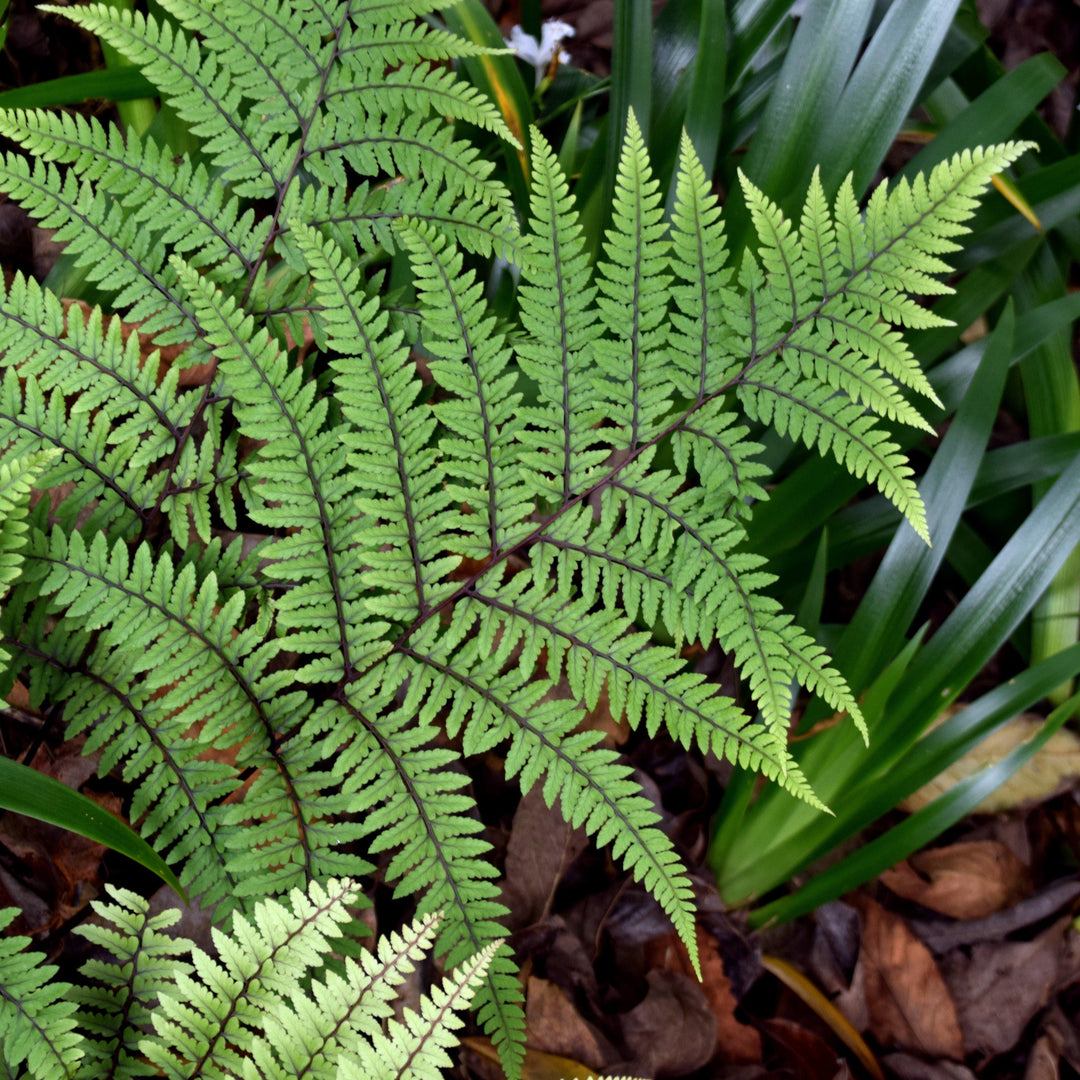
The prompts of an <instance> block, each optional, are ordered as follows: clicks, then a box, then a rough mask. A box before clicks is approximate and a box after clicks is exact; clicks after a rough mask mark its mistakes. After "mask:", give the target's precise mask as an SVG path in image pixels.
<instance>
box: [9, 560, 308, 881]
mask: <svg viewBox="0 0 1080 1080" xmlns="http://www.w3.org/2000/svg"><path fill="white" fill-rule="evenodd" d="M28 558H32V559H38V560H40V561H41V562H46V563H50V564H51V565H53V566H62V567H64V568H65V569H66V570H68V571H69V572H70V573H71V574H72V575H74V574H76V573H78V574H82V575H83V576H84V577H87V578H89V579H90V580H93V581H98V582H100V583H101V584H102V585H105V586H106V587H108V588H110V589H115V590H117V591H118V592H121V593H123V594H124V595H125V596H128V597H131V598H133V599H136V600H139V601H140V602H141V603H143V604H146V605H147V606H148V607H151V608H153V609H154V610H156V611H157V612H158V613H159V614H161V615H163V616H164V617H165V618H166V619H167V620H169V621H170V622H172V623H175V624H177V625H178V626H180V627H181V628H182V629H183V630H184V631H185V632H186V633H188V634H190V635H191V636H192V637H194V638H195V639H196V640H197V641H199V642H200V643H201V644H202V645H203V646H204V647H205V648H206V650H207V651H208V652H211V653H213V654H214V655H215V656H216V657H217V658H218V660H219V662H220V663H221V666H222V667H223V668H224V669H225V670H226V671H227V672H228V673H229V674H230V675H231V676H232V677H233V681H234V682H235V683H236V685H237V686H239V687H240V690H241V691H242V693H243V694H244V696H245V697H246V698H247V699H248V702H249V703H250V705H251V707H252V709H253V710H254V712H255V715H256V717H257V718H258V720H259V722H260V724H261V725H262V727H263V729H264V732H265V735H266V752H267V753H268V754H269V755H270V757H271V758H272V759H273V761H274V763H275V765H276V766H277V768H278V772H279V774H280V776H281V778H282V782H283V783H284V785H285V789H286V793H287V795H288V798H289V802H290V803H291V804H292V807H293V818H294V820H295V821H296V825H297V832H298V838H299V842H300V849H301V851H302V852H303V857H304V873H305V875H306V877H307V879H308V880H309V881H310V880H311V879H312V877H313V871H312V865H311V864H312V855H311V847H310V844H309V841H308V835H307V822H306V821H305V819H304V815H303V810H302V806H303V800H302V799H301V798H300V795H299V793H298V792H297V790H296V787H295V784H294V782H293V778H292V775H291V774H290V772H289V769H288V765H287V764H286V762H285V759H284V758H283V757H281V756H280V754H279V753H278V749H277V735H276V732H275V731H274V727H273V725H272V724H271V723H270V719H269V717H267V715H266V713H265V712H264V711H263V707H262V702H261V701H260V700H259V698H258V696H257V695H256V694H255V691H254V690H253V689H252V688H251V687H250V686H249V685H248V683H247V680H246V679H244V678H243V676H242V675H241V673H240V670H239V668H237V666H236V665H235V664H234V663H233V662H232V661H231V660H230V659H229V657H228V656H227V655H226V654H225V652H224V651H223V650H222V649H221V648H220V647H219V646H218V644H217V643H216V642H215V641H213V640H212V639H211V638H209V637H207V636H206V635H205V634H203V633H202V632H201V631H200V630H198V629H197V628H196V627H195V626H194V625H193V624H192V623H190V622H188V621H186V620H185V619H182V618H180V617H178V616H176V615H174V614H173V613H172V612H171V611H169V609H168V608H166V607H164V606H163V605H161V604H159V603H158V602H157V601H156V600H152V599H151V598H150V597H148V596H146V595H145V594H144V593H139V592H135V591H133V590H132V589H129V588H127V586H125V585H121V584H119V583H118V582H115V581H110V580H109V579H108V578H106V577H104V576H103V575H102V574H98V573H95V572H94V571H92V570H88V569H87V568H86V567H85V566H82V565H81V564H78V563H72V562H69V561H68V560H66V559H56V558H53V557H52V556H51V555H30V556H28Z"/></svg>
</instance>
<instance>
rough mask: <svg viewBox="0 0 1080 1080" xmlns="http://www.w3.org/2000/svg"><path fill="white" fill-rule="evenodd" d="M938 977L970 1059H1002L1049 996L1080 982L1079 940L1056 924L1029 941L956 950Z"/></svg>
mask: <svg viewBox="0 0 1080 1080" xmlns="http://www.w3.org/2000/svg"><path fill="white" fill-rule="evenodd" d="M941 971H942V974H943V976H944V978H945V981H946V983H947V984H948V986H949V990H950V991H951V994H952V999H953V1001H955V1003H956V1010H957V1013H958V1015H959V1021H960V1026H961V1028H962V1030H963V1033H964V1045H965V1048H966V1049H967V1051H968V1052H969V1053H981V1054H987V1055H995V1054H1003V1053H1005V1052H1006V1051H1007V1050H1011V1049H1012V1048H1013V1047H1014V1046H1015V1045H1016V1044H1017V1043H1018V1042H1019V1040H1020V1037H1021V1035H1023V1033H1024V1028H1025V1027H1027V1024H1028V1022H1029V1021H1030V1020H1031V1018H1032V1017H1033V1016H1034V1015H1035V1014H1036V1013H1037V1012H1038V1011H1039V1010H1040V1009H1042V1008H1044V1007H1045V1006H1046V1005H1047V1004H1048V1003H1049V1001H1050V999H1051V997H1052V996H1053V994H1054V993H1055V992H1056V991H1057V990H1059V989H1061V988H1063V987H1065V986H1069V985H1071V984H1072V983H1073V982H1075V981H1076V980H1077V979H1080V934H1078V933H1077V932H1076V931H1075V930H1073V929H1072V928H1071V926H1070V920H1069V919H1068V918H1064V919H1060V920H1059V921H1058V922H1056V923H1055V924H1054V925H1053V926H1051V927H1050V928H1049V929H1048V930H1046V931H1045V932H1044V933H1042V934H1040V935H1039V936H1038V937H1037V938H1035V939H1034V940H1033V941H987V942H983V943H982V944H980V945H974V946H972V947H970V948H965V949H954V950H953V951H952V952H950V953H949V954H948V955H946V956H945V957H943V958H942V961H941Z"/></svg>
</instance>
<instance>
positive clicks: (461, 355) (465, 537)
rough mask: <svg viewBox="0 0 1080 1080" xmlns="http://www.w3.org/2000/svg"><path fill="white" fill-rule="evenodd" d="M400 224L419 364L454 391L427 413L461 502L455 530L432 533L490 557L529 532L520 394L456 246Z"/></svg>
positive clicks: (452, 519)
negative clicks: (415, 310)
mask: <svg viewBox="0 0 1080 1080" xmlns="http://www.w3.org/2000/svg"><path fill="white" fill-rule="evenodd" d="M402 232H403V235H404V240H405V245H406V247H407V248H408V249H409V251H410V252H411V253H412V255H413V260H412V266H413V273H414V274H415V276H416V288H417V291H418V292H419V294H420V297H421V299H422V300H423V307H422V311H421V314H422V316H423V325H424V331H425V338H424V343H425V345H426V347H427V349H428V351H429V352H431V353H432V354H433V359H431V360H430V361H429V363H428V369H429V370H430V372H431V374H432V376H433V377H434V378H435V380H436V382H438V384H439V385H440V386H441V387H443V388H444V389H445V390H447V391H449V392H450V393H452V394H454V395H455V396H454V397H453V398H452V399H450V400H448V401H443V402H440V403H439V404H437V405H436V406H434V408H433V410H432V411H433V413H434V415H435V417H436V418H437V419H438V420H439V421H440V422H441V423H442V424H443V425H444V426H445V428H446V429H447V430H448V431H449V432H450V435H449V436H448V437H446V438H443V439H442V440H440V443H439V449H440V451H441V453H442V459H443V468H444V469H446V471H447V473H448V474H449V475H450V476H453V477H455V478H456V479H457V480H458V481H459V482H458V483H457V484H452V485H449V486H448V487H447V491H446V494H447V495H448V496H449V497H450V498H451V499H452V500H453V501H455V502H460V503H461V504H463V507H464V506H467V509H465V510H464V512H462V513H460V514H447V515H446V517H445V524H446V527H447V529H448V530H453V532H454V534H455V535H454V536H453V537H451V536H446V537H445V538H440V539H441V542H442V543H443V545H444V546H445V547H449V548H450V549H451V550H456V551H457V552H459V553H460V554H461V555H463V556H465V557H466V558H473V559H485V558H494V557H495V556H496V555H498V554H499V552H500V551H503V550H505V549H507V548H509V547H511V546H513V545H514V544H515V543H517V542H519V541H520V540H522V539H523V538H524V537H525V536H527V535H528V534H529V533H530V532H532V531H533V526H532V524H531V523H530V522H529V521H528V520H527V518H528V514H529V512H530V511H531V510H532V498H531V495H530V492H529V491H528V489H527V488H526V487H525V485H524V484H523V483H522V482H521V470H520V468H519V464H518V453H519V451H520V444H519V439H520V435H521V431H522V429H523V423H522V421H521V419H520V418H519V416H518V413H519V411H520V403H521V393H520V392H518V391H517V381H518V378H517V374H516V373H515V372H514V371H513V370H512V369H511V370H507V368H508V361H509V359H510V348H509V345H508V344H507V342H506V338H505V335H503V334H501V333H499V332H498V331H497V330H496V328H495V319H494V317H493V316H491V315H489V314H488V312H487V310H486V307H485V305H484V303H483V288H482V286H481V284H480V283H479V282H477V281H476V280H475V276H474V275H473V274H472V273H469V274H463V262H462V257H461V254H460V253H459V252H456V251H454V250H453V249H451V248H448V246H447V243H446V240H445V239H444V238H443V237H440V236H439V235H438V234H437V233H435V232H434V231H432V229H431V227H430V226H426V225H424V226H421V225H419V223H415V224H413V223H410V222H409V221H408V220H406V221H405V222H403V228H402Z"/></svg>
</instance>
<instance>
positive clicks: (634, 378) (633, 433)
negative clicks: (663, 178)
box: [630, 156, 645, 446]
mask: <svg viewBox="0 0 1080 1080" xmlns="http://www.w3.org/2000/svg"><path fill="white" fill-rule="evenodd" d="M634 180H635V184H634V198H635V202H636V204H637V205H636V206H635V214H634V294H633V295H634V300H633V306H632V307H631V312H632V315H631V323H630V385H631V387H632V388H633V390H632V393H633V405H632V413H631V419H630V445H631V446H634V445H636V444H637V441H638V437H639V435H640V432H641V400H640V394H639V393H638V390H639V384H640V382H641V263H642V259H643V258H644V256H645V242H644V239H643V238H642V235H641V225H642V218H643V216H644V213H645V207H644V200H643V199H642V196H641V173H640V171H639V168H638V160H637V157H636V156H635V158H634Z"/></svg>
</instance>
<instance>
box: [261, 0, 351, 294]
mask: <svg viewBox="0 0 1080 1080" xmlns="http://www.w3.org/2000/svg"><path fill="white" fill-rule="evenodd" d="M319 10H320V11H321V12H322V14H323V16H324V17H325V15H326V12H325V11H323V9H322V7H321V6H319ZM341 16H342V18H341V21H340V22H339V23H338V24H337V26H336V27H335V29H334V38H333V47H332V48H331V49H330V55H329V57H328V59H327V61H326V65H325V66H324V67H323V70H322V77H321V79H320V80H319V89H318V92H317V93H316V94H315V100H314V101H313V102H312V105H311V111H310V112H309V113H308V115H307V116H306V117H305V118H304V121H303V124H302V126H301V129H300V138H299V139H298V140H297V142H296V151H295V153H294V154H293V160H292V164H291V165H290V166H289V169H288V172H286V174H285V176H284V177H283V178H282V179H281V181H280V182H279V181H278V180H276V179H274V174H273V172H272V171H271V170H270V169H269V168H267V169H266V175H267V176H269V177H270V178H271V179H273V180H274V186H275V187H276V188H277V189H278V193H277V204H276V205H275V207H274V212H273V214H272V215H271V216H270V228H269V229H267V231H266V239H265V240H264V241H263V246H262V250H261V251H260V252H259V255H258V258H256V260H255V264H254V266H252V268H251V271H250V273H249V274H248V280H247V285H246V286H245V287H244V293H243V296H242V297H241V298H240V307H241V308H244V307H246V306H247V302H248V298H249V297H250V296H251V290H252V289H253V288H254V287H255V279H256V278H257V277H258V275H259V270H260V269H261V267H262V265H263V263H265V262H266V256H267V254H268V253H269V251H270V246H271V244H273V242H274V240H275V239H277V236H278V228H279V226H280V222H281V212H282V210H283V209H284V206H285V197H286V195H287V194H288V192H289V188H290V186H291V185H292V183H293V181H294V180H295V179H296V177H297V175H298V173H299V171H300V166H301V165H302V164H303V162H304V159H305V157H306V156H307V155H306V145H307V139H308V135H310V134H311V125H312V124H314V123H315V117H316V116H318V115H319V110H320V109H321V108H322V106H323V104H324V102H325V101H326V83H327V80H328V79H329V78H330V72H331V71H332V70H333V68H334V61H335V60H336V59H337V55H338V45H339V44H340V42H341V35H342V34H343V33H344V32H345V27H346V26H347V25H348V23H349V20H350V18H351V17H352V2H351V0H347V2H346V3H344V4H342V6H341ZM327 21H329V20H327ZM246 141H247V140H245V142H246ZM253 150H254V148H253ZM256 156H257V157H259V155H258V154H257V153H256ZM259 161H260V163H261V162H262V158H261V157H259ZM264 167H265V166H264Z"/></svg>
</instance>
